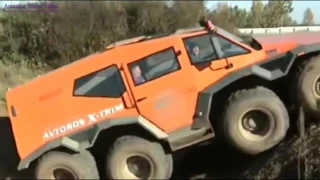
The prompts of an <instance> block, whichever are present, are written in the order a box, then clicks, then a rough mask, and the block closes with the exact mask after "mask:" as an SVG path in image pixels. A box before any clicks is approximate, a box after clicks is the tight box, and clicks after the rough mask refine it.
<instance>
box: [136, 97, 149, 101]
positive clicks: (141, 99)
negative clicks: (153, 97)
mask: <svg viewBox="0 0 320 180" xmlns="http://www.w3.org/2000/svg"><path fill="white" fill-rule="evenodd" d="M145 99H147V97H143V98H140V99H137V102H141V101H143V100H145Z"/></svg>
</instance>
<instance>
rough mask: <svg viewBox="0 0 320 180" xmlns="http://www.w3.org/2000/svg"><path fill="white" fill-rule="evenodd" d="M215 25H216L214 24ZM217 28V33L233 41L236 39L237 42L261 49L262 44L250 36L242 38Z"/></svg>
mask: <svg viewBox="0 0 320 180" xmlns="http://www.w3.org/2000/svg"><path fill="white" fill-rule="evenodd" d="M216 27H217V26H216ZM217 30H218V33H219V34H221V35H223V36H224V37H227V38H229V39H231V40H233V41H238V42H241V43H245V44H247V45H249V46H250V47H252V48H253V49H255V50H261V49H262V45H261V44H260V43H259V42H258V41H257V40H256V39H255V38H253V37H252V36H248V37H247V36H243V38H241V37H239V36H237V35H235V34H232V33H230V32H228V31H226V30H224V29H222V28H220V27H217Z"/></svg>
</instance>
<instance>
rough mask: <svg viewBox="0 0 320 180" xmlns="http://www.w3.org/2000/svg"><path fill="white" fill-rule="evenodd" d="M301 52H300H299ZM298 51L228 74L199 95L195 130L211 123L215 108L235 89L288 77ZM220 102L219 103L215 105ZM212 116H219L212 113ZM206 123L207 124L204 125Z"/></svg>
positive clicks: (265, 84) (262, 84)
mask: <svg viewBox="0 0 320 180" xmlns="http://www.w3.org/2000/svg"><path fill="white" fill-rule="evenodd" d="M297 51H298V52H300V50H297ZM297 55H298V53H297V52H296V51H289V52H286V53H282V54H279V55H276V56H274V57H272V58H270V59H266V60H265V61H263V62H261V63H259V64H255V65H251V66H248V67H245V68H242V69H240V70H238V71H234V72H232V73H230V74H228V75H227V76H226V77H224V78H223V79H222V80H220V81H219V82H215V83H214V84H211V85H209V86H207V87H206V88H205V89H203V90H202V91H201V92H199V94H198V101H197V106H196V110H195V115H196V116H195V121H194V124H193V128H201V127H203V126H206V125H207V123H208V122H210V115H211V113H212V110H215V106H214V105H217V106H218V107H221V104H220V102H222V101H221V100H224V98H227V97H228V95H230V93H232V91H233V90H234V88H235V87H236V88H239V86H240V87H241V88H249V87H250V86H251V87H252V86H256V85H261V86H266V87H268V86H269V85H271V83H273V82H276V81H278V80H280V79H282V78H283V77H286V76H287V74H288V73H289V71H290V69H291V68H292V66H293V63H294V62H295V60H296V59H297ZM214 102H219V103H214ZM212 115H215V116H216V115H217V114H216V113H214V112H213V113H212ZM204 122H205V123H204Z"/></svg>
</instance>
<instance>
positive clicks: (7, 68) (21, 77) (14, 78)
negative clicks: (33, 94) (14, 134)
mask: <svg viewBox="0 0 320 180" xmlns="http://www.w3.org/2000/svg"><path fill="white" fill-rule="evenodd" d="M44 72H46V71H45V70H44V69H42V68H28V67H27V66H26V65H25V64H9V65H7V64H4V63H2V62H0V79H1V80H0V116H6V115H7V108H6V99H5V95H6V92H7V90H8V88H12V87H15V86H17V85H18V84H22V83H24V82H26V81H28V80H30V79H32V78H34V77H36V76H37V75H39V74H43V73H44Z"/></svg>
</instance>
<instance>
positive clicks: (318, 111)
mask: <svg viewBox="0 0 320 180" xmlns="http://www.w3.org/2000/svg"><path fill="white" fill-rule="evenodd" d="M298 71H300V72H297V74H298V75H299V77H298V78H299V79H298V81H297V82H298V83H297V87H296V88H297V90H298V92H297V95H298V96H299V100H300V102H299V103H301V105H302V106H303V107H304V108H305V110H307V111H308V112H310V113H311V115H320V57H319V56H318V57H313V58H312V59H311V60H310V61H305V63H304V64H302V65H301V66H300V69H299V70H298Z"/></svg>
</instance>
